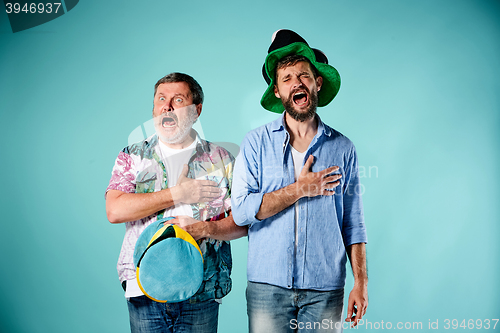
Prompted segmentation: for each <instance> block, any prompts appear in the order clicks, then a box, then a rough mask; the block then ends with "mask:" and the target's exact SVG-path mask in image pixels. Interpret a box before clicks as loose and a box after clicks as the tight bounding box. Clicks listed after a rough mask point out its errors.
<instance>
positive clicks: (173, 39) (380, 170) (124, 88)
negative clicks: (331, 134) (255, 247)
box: [0, 0, 500, 333]
mask: <svg viewBox="0 0 500 333" xmlns="http://www.w3.org/2000/svg"><path fill="white" fill-rule="evenodd" d="M280 28H288V29H292V30H295V31H297V32H298V33H299V34H301V35H302V36H303V37H304V38H305V39H306V40H307V41H308V42H309V44H310V45H311V46H312V47H316V48H319V49H321V50H323V51H324V52H325V53H326V54H327V56H328V57H329V60H330V63H331V64H332V65H334V66H335V67H336V68H337V69H338V71H339V72H340V74H341V76H342V87H341V89H340V93H339V95H338V96H337V97H336V98H335V100H334V101H333V102H332V103H331V104H330V105H329V106H327V107H325V108H322V109H320V110H319V114H320V115H321V117H322V119H323V120H324V121H325V122H326V123H327V124H329V125H331V126H332V127H334V128H335V129H337V130H339V131H340V132H342V133H343V134H345V135H346V136H348V137H349V138H350V139H351V140H352V141H353V142H354V143H355V144H356V147H357V151H358V155H359V161H360V168H361V169H360V170H361V177H362V183H363V191H364V195H363V200H364V204H365V217H366V226H367V230H368V237H369V244H368V246H367V250H368V263H369V277H370V283H369V296H370V299H369V301H370V304H369V308H368V313H367V315H366V317H365V319H366V320H367V321H369V322H371V324H372V325H375V326H374V327H373V326H372V327H369V326H366V327H364V326H362V327H361V329H360V330H367V329H368V330H370V328H373V329H376V328H377V324H378V327H379V328H380V327H385V328H388V327H387V323H391V326H392V328H393V329H394V328H396V326H397V323H402V324H403V325H402V326H403V327H404V326H405V325H406V328H408V323H409V324H410V326H411V325H414V323H422V329H421V330H419V331H426V330H429V323H435V322H436V321H438V322H437V324H438V325H439V329H440V330H442V329H444V328H445V325H446V320H447V319H448V320H449V325H450V326H451V325H452V320H453V319H456V320H457V323H458V324H460V323H462V321H463V320H464V319H465V320H466V321H468V320H469V319H473V320H474V324H473V326H475V325H476V324H477V325H479V322H476V320H477V319H480V322H481V324H482V325H485V323H486V321H485V320H486V319H490V320H491V319H494V318H499V317H500V311H499V310H498V309H499V307H500V297H499V295H500V285H499V283H498V281H499V273H500V260H499V253H500V251H499V245H498V242H497V238H498V236H499V222H500V221H499V205H498V203H499V199H500V198H499V189H498V186H499V185H500V184H499V176H498V170H497V168H498V165H499V162H500V161H499V152H500V149H499V148H500V141H499V133H500V132H499V127H500V119H499V111H500V99H499V93H498V92H499V91H500V79H499V75H500V3H499V2H498V1H486V0H476V1H472V0H470V1H465V0H439V1H436V0H419V1H410V0H407V1H402V0H377V1H374V0H359V1H345V0H331V1H317V0H313V1H309V2H304V1H291V0H287V1H284V0H283V1H274V2H270V1H262V0H255V1H247V2H240V1H227V2H222V1H221V2H217V1H197V0H196V1H177V2H174V1H165V0H163V1H161V0H148V1H143V2H139V1H97V0H87V1H86V0H82V1H80V2H79V3H78V5H77V6H76V7H74V8H73V9H72V10H71V11H70V12H68V13H66V14H65V15H62V16H60V17H59V18H57V19H55V20H53V21H50V22H48V23H46V24H43V25H40V26H37V27H35V28H32V29H29V30H25V31H21V32H18V33H12V30H11V28H10V25H9V21H8V18H7V15H6V14H5V13H4V12H3V11H2V12H0V112H1V125H2V130H1V131H0V135H1V141H0V142H1V147H2V151H3V155H2V163H1V166H0V168H1V175H2V178H3V186H2V188H3V190H2V194H1V200H0V205H1V212H2V224H1V225H2V231H1V233H0V250H1V253H3V255H2V258H3V260H2V273H1V275H0V295H1V296H2V297H1V301H0V331H1V332H29V333H36V332H51V333H56V332H64V333H66V332H74V333H77V332H126V331H127V330H128V313H127V308H126V303H125V300H124V297H123V292H122V289H121V287H120V285H119V282H118V278H117V274H116V269H115V266H116V261H117V259H118V253H119V250H120V246H121V241H122V238H123V234H124V226H123V225H111V224H110V223H109V222H107V219H106V214H105V201H104V190H105V188H106V186H107V183H108V181H109V178H110V175H111V168H112V166H113V163H114V159H115V158H116V156H117V154H118V152H119V151H120V150H121V149H122V148H123V147H124V146H126V145H127V143H128V137H129V135H130V133H131V132H132V131H133V129H135V128H136V127H137V126H139V125H141V124H142V123H144V122H146V121H147V120H148V119H150V117H151V110H152V100H153V85H154V83H155V82H156V80H157V79H159V78H160V77H162V76H163V75H165V74H167V73H169V72H172V71H181V72H186V73H189V74H191V75H193V76H194V77H195V78H196V79H197V80H198V81H199V82H200V84H201V85H202V86H203V88H204V90H205V94H206V102H205V104H204V108H203V113H202V115H201V118H200V121H199V124H200V126H202V127H203V132H204V134H205V137H206V138H207V139H209V140H212V141H225V142H232V143H234V144H238V145H239V144H240V143H241V140H242V139H243V136H244V134H245V133H246V132H247V131H249V130H251V129H253V128H255V127H257V126H259V125H261V124H264V123H266V122H268V121H271V120H273V119H275V118H276V115H275V114H272V113H270V112H267V111H265V110H264V109H263V108H262V107H261V106H260V104H259V100H260V97H261V95H262V93H263V92H264V90H265V88H266V84H265V81H264V80H263V78H262V75H261V66H262V63H263V61H264V58H265V56H266V54H267V48H268V47H269V45H270V42H271V35H272V33H273V32H274V31H276V30H277V29H280ZM232 244H233V257H234V272H233V281H234V287H233V291H232V292H231V293H230V295H229V296H228V297H226V298H225V299H224V301H223V304H222V307H221V313H220V323H219V331H220V332H222V333H228V332H246V331H247V318H246V305H245V297H244V290H245V286H246V246H247V241H246V239H240V240H237V241H234V242H233V243H232ZM351 287H352V278H350V277H349V278H348V281H347V289H348V290H350V288H351ZM347 294H348V292H347V293H346V297H347ZM382 322H383V323H382ZM493 323H494V322H491V325H492V326H493ZM399 326H400V327H402V326H401V325H399ZM417 326H418V324H417ZM434 327H435V326H434ZM477 327H478V326H475V328H477ZM450 328H451V327H450ZM491 328H492V327H491ZM462 329H463V328H462ZM496 329H497V330H499V329H500V324H499V325H497V327H496ZM433 331H436V330H433Z"/></svg>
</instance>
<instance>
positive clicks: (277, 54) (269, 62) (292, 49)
mask: <svg viewBox="0 0 500 333" xmlns="http://www.w3.org/2000/svg"><path fill="white" fill-rule="evenodd" d="M290 54H298V55H303V56H305V57H306V58H307V59H309V61H311V63H312V64H313V65H314V67H316V69H317V70H318V73H319V75H320V76H321V77H322V78H323V85H322V86H321V90H320V91H319V92H318V106H320V107H322V106H326V105H328V104H329V103H330V102H331V101H332V100H333V99H334V98H335V96H336V95H337V93H338V91H339V89H340V75H339V73H338V71H337V70H336V69H335V68H334V67H333V66H331V65H328V64H325V63H321V62H317V61H316V56H315V55H314V51H313V50H312V49H311V48H310V47H309V46H307V44H304V43H301V42H297V43H292V44H289V45H287V46H284V47H282V48H279V49H277V50H274V51H272V52H270V53H269V54H268V55H267V57H266V61H265V63H264V65H265V69H266V72H267V75H268V76H269V78H270V79H271V82H270V83H269V86H268V87H267V89H266V91H265V92H264V95H263V96H262V99H261V100H260V104H261V105H262V106H263V107H264V109H266V110H268V111H271V112H275V113H282V112H283V111H284V107H283V103H282V102H281V100H280V99H279V98H277V97H276V95H274V85H275V80H274V77H275V71H276V64H277V63H278V61H279V60H280V59H281V58H283V57H285V56H287V55H290Z"/></svg>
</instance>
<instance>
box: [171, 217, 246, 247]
mask: <svg viewBox="0 0 500 333" xmlns="http://www.w3.org/2000/svg"><path fill="white" fill-rule="evenodd" d="M166 223H173V224H177V225H178V226H180V227H181V228H183V229H184V230H186V231H187V232H188V233H189V234H190V235H191V236H193V238H194V239H196V240H198V239H201V238H212V239H218V240H225V241H230V240H233V239H237V238H240V237H243V236H246V235H247V234H248V228H247V226H244V227H240V226H238V225H236V224H235V223H234V220H233V215H232V213H231V212H229V216H228V217H225V218H223V219H221V220H217V221H206V222H203V221H198V220H195V219H193V218H192V217H189V216H178V217H177V218H175V219H173V220H170V221H168V222H166Z"/></svg>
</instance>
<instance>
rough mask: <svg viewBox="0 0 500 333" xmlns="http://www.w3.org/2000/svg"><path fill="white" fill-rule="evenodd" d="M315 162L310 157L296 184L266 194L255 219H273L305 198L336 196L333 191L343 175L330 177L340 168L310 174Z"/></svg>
mask: <svg viewBox="0 0 500 333" xmlns="http://www.w3.org/2000/svg"><path fill="white" fill-rule="evenodd" d="M313 161H314V156H312V155H310V156H309V158H308V159H307V161H306V163H305V164H304V166H303V167H302V171H301V172H300V175H299V178H298V179H297V181H296V182H295V183H293V184H290V185H288V186H286V187H283V188H281V189H279V190H276V191H274V192H270V193H266V194H264V196H263V197H262V203H261V205H260V209H259V211H258V212H257V214H256V215H255V217H256V218H257V219H259V220H263V219H266V218H268V217H271V216H273V215H275V214H278V213H279V212H281V211H282V210H283V209H285V208H287V207H289V206H291V205H293V204H294V203H295V202H296V201H297V200H299V199H300V198H303V197H315V196H318V195H334V194H335V191H332V189H334V188H335V187H337V186H338V185H339V184H340V182H339V181H338V179H340V177H341V175H339V174H336V175H330V176H329V174H331V173H332V172H335V171H337V170H338V169H339V167H338V166H333V167H330V168H327V169H324V170H322V171H319V172H310V169H311V166H312V163H313Z"/></svg>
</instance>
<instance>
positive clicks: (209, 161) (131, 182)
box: [106, 134, 234, 301]
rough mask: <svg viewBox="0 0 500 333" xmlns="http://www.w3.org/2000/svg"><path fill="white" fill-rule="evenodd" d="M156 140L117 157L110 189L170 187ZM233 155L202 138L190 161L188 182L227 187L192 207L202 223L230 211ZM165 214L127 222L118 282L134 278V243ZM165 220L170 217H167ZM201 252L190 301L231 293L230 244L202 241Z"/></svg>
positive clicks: (154, 137)
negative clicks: (196, 286)
mask: <svg viewBox="0 0 500 333" xmlns="http://www.w3.org/2000/svg"><path fill="white" fill-rule="evenodd" d="M160 157H161V152H160V146H159V142H158V136H157V135H156V134H154V135H152V136H151V137H149V138H147V139H146V140H144V141H141V142H138V143H136V144H133V145H130V146H128V147H126V148H124V149H123V150H122V151H121V152H120V153H119V155H118V158H117V159H116V162H115V166H114V168H113V172H112V176H111V180H110V182H109V185H108V187H107V189H106V192H107V191H108V190H119V191H122V192H126V193H151V192H156V191H160V190H162V189H166V188H168V175H167V174H166V171H165V166H164V163H163V161H162V159H161V158H160ZM233 164H234V157H233V156H232V155H231V153H229V152H228V151H227V150H225V149H224V148H222V147H220V146H217V145H215V144H213V143H211V142H208V141H205V140H202V139H200V138H199V136H198V144H197V145H196V148H195V149H194V150H193V154H192V155H191V158H190V160H189V164H188V166H189V172H188V177H189V178H195V179H207V180H213V181H215V182H217V184H219V188H221V189H223V191H222V192H223V193H222V195H221V196H220V197H219V198H217V199H215V200H214V201H211V202H208V203H207V202H204V203H196V204H192V205H191V208H192V210H193V218H195V219H197V220H200V221H215V220H219V219H222V218H224V217H225V216H226V213H227V212H228V211H229V210H230V209H231V199H230V195H231V183H232V180H233ZM164 213H165V210H162V211H159V212H157V213H155V214H153V215H150V216H148V217H145V218H143V219H140V220H137V221H132V222H127V223H125V237H124V239H123V244H122V248H121V251H120V257H119V259H118V265H117V270H118V276H119V279H120V282H123V281H125V280H133V279H135V277H136V275H135V270H136V268H135V267H134V264H133V260H132V258H133V253H134V248H135V243H136V241H137V239H138V238H139V235H140V234H141V233H142V231H143V230H144V229H145V228H146V227H147V226H148V225H150V224H151V223H153V222H154V221H156V220H157V219H160V218H162V217H164V216H163V215H164ZM165 217H166V216H165ZM198 245H199V247H200V249H201V251H202V253H203V260H204V264H203V265H204V278H203V283H202V285H201V287H200V289H199V290H198V292H197V293H196V294H195V295H194V296H193V297H192V298H191V299H190V300H191V301H204V300H207V299H216V298H222V297H224V296H225V295H227V294H228V293H229V291H230V290H231V278H230V274H231V268H232V261H231V249H230V245H229V242H226V241H220V240H215V239H210V238H205V239H201V240H198Z"/></svg>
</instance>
